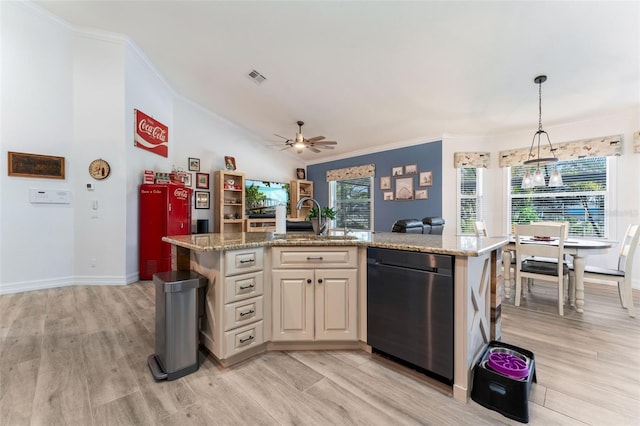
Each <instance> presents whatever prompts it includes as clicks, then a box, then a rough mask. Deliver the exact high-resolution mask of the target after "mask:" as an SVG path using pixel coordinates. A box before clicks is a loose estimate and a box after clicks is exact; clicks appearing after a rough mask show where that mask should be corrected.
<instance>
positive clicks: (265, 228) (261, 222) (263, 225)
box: [247, 219, 276, 232]
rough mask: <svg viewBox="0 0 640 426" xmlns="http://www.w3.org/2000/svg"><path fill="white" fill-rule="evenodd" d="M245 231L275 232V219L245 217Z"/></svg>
mask: <svg viewBox="0 0 640 426" xmlns="http://www.w3.org/2000/svg"><path fill="white" fill-rule="evenodd" d="M247 232H276V220H275V219H247Z"/></svg>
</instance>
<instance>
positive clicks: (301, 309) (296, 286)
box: [271, 270, 314, 341]
mask: <svg viewBox="0 0 640 426" xmlns="http://www.w3.org/2000/svg"><path fill="white" fill-rule="evenodd" d="M272 278H273V282H272V284H273V295H272V297H273V335H272V336H271V340H273V341H296V340H313V339H314V302H313V299H314V294H313V293H314V292H313V288H314V273H313V270H306V271H305V270H274V271H273V272H272Z"/></svg>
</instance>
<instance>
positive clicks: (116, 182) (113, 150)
mask: <svg viewBox="0 0 640 426" xmlns="http://www.w3.org/2000/svg"><path fill="white" fill-rule="evenodd" d="M73 69H74V73H73V91H72V93H73V99H74V108H73V123H74V137H73V139H74V143H73V151H72V152H71V153H70V156H71V158H73V168H72V169H71V172H72V175H73V185H72V187H73V190H74V194H75V200H74V210H75V227H74V233H73V235H74V237H75V249H74V253H73V255H74V258H75V268H74V271H75V281H76V282H82V283H87V284H89V283H104V284H114V283H123V282H125V269H124V262H123V259H124V256H123V253H124V235H125V233H124V211H123V209H122V206H123V205H124V195H123V190H122V188H123V185H124V180H125V176H126V174H125V169H124V167H123V166H124V165H125V164H126V162H125V155H124V150H123V146H124V126H125V123H124V112H123V111H122V105H123V104H124V96H125V91H124V43H123V40H122V39H116V38H109V37H97V36H93V35H91V34H85V33H77V34H75V35H74V56H73ZM97 158H103V159H105V160H106V161H108V162H109V164H110V165H111V174H110V175H109V177H107V178H106V179H104V180H101V181H96V180H94V179H93V178H91V177H90V176H89V172H88V166H89V164H90V163H91V161H93V160H95V159H97ZM88 183H91V184H92V185H93V187H94V189H93V190H92V191H89V190H87V184H88ZM94 201H96V202H97V203H98V204H97V210H94V209H93V202H94ZM40 238H46V237H43V236H41V237H40Z"/></svg>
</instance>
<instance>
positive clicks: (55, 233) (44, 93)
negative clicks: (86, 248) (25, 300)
mask: <svg viewBox="0 0 640 426" xmlns="http://www.w3.org/2000/svg"><path fill="white" fill-rule="evenodd" d="M0 7H2V14H1V15H2V18H1V19H2V21H1V24H2V25H1V30H0V31H1V33H0V40H2V53H1V54H2V57H1V62H2V82H1V86H0V96H1V98H0V105H1V106H2V111H1V117H2V126H1V129H0V132H1V133H0V141H1V142H0V143H1V144H2V146H1V147H0V148H1V151H2V152H1V156H2V161H1V163H2V167H1V169H0V188H1V190H0V200H1V201H0V206H1V207H0V209H1V211H2V213H1V216H2V225H1V226H2V228H1V238H0V239H1V242H0V245H1V247H2V249H1V250H2V256H0V283H2V285H3V286H9V287H16V288H21V289H29V288H37V287H39V286H40V285H43V284H44V285H67V284H69V283H71V282H73V280H74V278H73V275H74V270H73V268H74V252H75V247H74V225H73V221H74V209H73V205H74V204H73V203H72V204H41V205H38V204H31V203H30V202H29V188H38V189H64V190H70V189H72V183H73V168H74V166H75V163H74V158H73V155H72V154H73V130H74V129H73V118H72V109H73V98H72V95H73V63H72V56H73V37H72V34H71V32H70V31H69V28H68V27H67V26H66V25H64V24H63V23H61V22H58V21H55V20H52V19H49V18H47V17H46V16H44V15H41V14H40V13H39V9H35V8H33V7H30V6H29V5H28V4H24V3H20V2H1V3H0ZM7 151H18V152H27V153H37V154H46V155H55V156H62V157H65V158H66V178H65V179H64V180H53V179H33V178H22V177H8V176H7V170H6V167H7V160H6V159H7ZM74 202H75V201H74ZM43 236H45V237H44V238H43Z"/></svg>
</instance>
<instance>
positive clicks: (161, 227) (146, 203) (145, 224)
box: [138, 184, 191, 280]
mask: <svg viewBox="0 0 640 426" xmlns="http://www.w3.org/2000/svg"><path fill="white" fill-rule="evenodd" d="M138 227H139V229H140V241H139V245H140V279H141V280H150V279H152V278H153V274H155V273H156V272H165V271H170V270H171V244H169V243H165V242H163V241H162V237H165V236H167V235H187V234H191V189H190V188H185V187H184V186H180V185H173V184H165V185H158V184H143V185H140V223H139V224H138Z"/></svg>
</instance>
